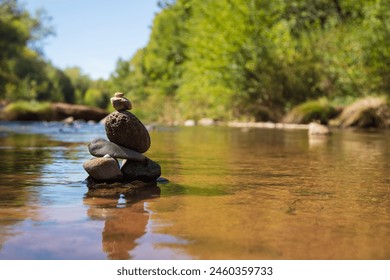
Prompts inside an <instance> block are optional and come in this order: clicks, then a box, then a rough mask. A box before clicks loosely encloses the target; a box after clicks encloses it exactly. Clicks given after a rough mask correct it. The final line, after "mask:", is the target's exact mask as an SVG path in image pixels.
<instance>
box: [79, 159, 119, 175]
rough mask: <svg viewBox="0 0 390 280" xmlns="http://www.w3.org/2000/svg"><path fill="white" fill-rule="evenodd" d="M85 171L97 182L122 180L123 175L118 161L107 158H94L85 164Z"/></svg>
mask: <svg viewBox="0 0 390 280" xmlns="http://www.w3.org/2000/svg"><path fill="white" fill-rule="evenodd" d="M83 167H84V169H85V171H86V172H87V173H88V174H89V176H91V177H92V178H94V179H96V180H101V181H105V180H108V181H110V180H120V179H122V178H123V174H122V172H121V170H120V168H119V164H118V162H117V161H116V159H114V158H112V157H110V156H107V157H106V156H105V157H102V158H93V159H90V160H89V161H87V162H85V163H84V164H83Z"/></svg>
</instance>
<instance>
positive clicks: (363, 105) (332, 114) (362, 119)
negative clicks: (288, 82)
mask: <svg viewBox="0 0 390 280" xmlns="http://www.w3.org/2000/svg"><path fill="white" fill-rule="evenodd" d="M107 115H108V112H107V111H105V110H102V109H100V108H96V107H90V106H85V105H74V104H67V103H39V102H26V101H18V102H14V103H10V104H8V105H6V106H5V105H3V106H1V108H0V120H5V121H63V120H65V119H68V120H69V119H70V120H71V121H73V120H84V121H96V122H99V121H101V120H102V119H104V118H105V117H106V116H107ZM311 122H318V123H321V124H324V125H328V126H332V127H338V128H359V129H372V128H374V129H386V128H389V127H390V107H389V102H388V99H387V98H386V97H383V96H382V97H366V98H361V99H357V100H355V102H353V103H351V104H349V105H346V106H336V105H332V103H331V102H329V101H327V100H326V99H319V100H314V101H308V102H305V103H302V104H300V105H298V106H296V107H294V108H292V109H291V110H290V111H289V112H287V114H285V116H284V117H283V118H281V120H280V121H277V122H269V121H263V122H258V121H256V122H255V121H239V120H225V121H220V120H214V119H211V118H202V119H199V120H192V119H189V120H186V121H176V122H174V123H161V125H169V126H195V125H199V126H215V125H220V126H229V127H242V128H256V127H257V128H270V129H308V127H309V123H311ZM151 127H153V125H152V126H151Z"/></svg>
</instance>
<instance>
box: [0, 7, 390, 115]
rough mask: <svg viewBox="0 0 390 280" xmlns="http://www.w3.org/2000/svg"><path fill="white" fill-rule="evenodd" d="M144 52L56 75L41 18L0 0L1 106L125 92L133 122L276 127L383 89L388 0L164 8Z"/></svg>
mask: <svg viewBox="0 0 390 280" xmlns="http://www.w3.org/2000/svg"><path fill="white" fill-rule="evenodd" d="M159 6H160V7H161V10H160V12H159V13H158V14H156V16H155V19H154V22H153V26H152V29H151V35H150V39H149V42H148V44H147V45H146V46H145V47H144V48H142V49H139V50H138V51H137V52H136V53H135V54H134V55H133V56H132V57H131V58H129V59H123V58H121V59H119V60H118V62H117V66H116V69H115V71H114V72H113V73H112V75H111V76H110V78H109V79H108V80H99V81H94V80H91V79H90V78H89V77H88V76H87V75H86V74H84V73H82V71H81V70H80V69H78V68H70V69H64V70H60V69H56V68H55V67H54V66H52V65H51V64H50V62H47V61H46V60H45V59H44V57H43V56H42V52H41V51H40V50H39V47H37V46H38V45H39V44H38V43H39V41H40V40H42V38H45V37H46V36H49V35H52V34H53V30H52V28H51V27H50V25H49V23H50V22H49V21H48V18H47V16H45V14H44V13H42V12H41V13H37V14H36V15H34V16H33V15H30V14H29V13H28V12H26V11H25V10H24V9H23V8H21V7H20V6H19V5H18V4H17V2H16V0H1V1H0V48H1V52H0V66H1V70H0V99H6V100H9V101H12V100H19V99H24V100H48V101H64V102H70V103H82V104H88V105H92V106H98V107H101V108H108V107H109V106H108V103H109V96H110V95H112V93H114V92H116V91H123V92H124V93H125V94H127V95H128V97H129V98H130V99H131V100H132V102H133V104H134V105H135V106H134V110H135V112H136V114H138V115H141V117H142V118H144V119H146V120H148V121H161V122H166V123H173V122H174V121H176V120H184V119H188V118H193V119H200V118H203V117H209V118H214V119H219V120H230V119H241V120H258V121H260V120H261V121H267V120H272V121H278V120H280V119H281V117H282V116H283V115H284V114H285V113H286V112H287V111H289V110H291V108H293V107H294V106H296V105H298V104H301V103H303V102H306V101H313V100H319V99H320V98H321V100H327V102H329V103H330V104H333V105H345V104H346V103H350V102H351V101H353V100H355V99H356V98H360V97H365V96H372V95H385V96H387V95H389V93H390V79H389V77H390V2H389V1H386V0H365V1H363V0H318V1H309V0H273V1H265V0H220V1H212V0H202V1H200V0H176V1H160V2H159Z"/></svg>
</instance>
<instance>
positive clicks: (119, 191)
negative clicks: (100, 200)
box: [87, 177, 161, 198]
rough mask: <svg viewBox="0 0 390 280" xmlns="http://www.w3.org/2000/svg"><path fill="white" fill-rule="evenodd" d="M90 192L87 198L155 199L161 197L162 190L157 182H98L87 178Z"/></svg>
mask: <svg viewBox="0 0 390 280" xmlns="http://www.w3.org/2000/svg"><path fill="white" fill-rule="evenodd" d="M87 186H88V192H87V197H104V198H119V197H120V195H124V196H125V197H126V198H129V197H137V198H145V197H154V196H159V195H160V193H161V189H160V188H159V187H158V186H157V182H156V181H154V182H142V181H133V182H126V181H124V182H112V183H109V182H103V183H102V182H97V181H95V180H94V179H93V178H91V177H88V178H87Z"/></svg>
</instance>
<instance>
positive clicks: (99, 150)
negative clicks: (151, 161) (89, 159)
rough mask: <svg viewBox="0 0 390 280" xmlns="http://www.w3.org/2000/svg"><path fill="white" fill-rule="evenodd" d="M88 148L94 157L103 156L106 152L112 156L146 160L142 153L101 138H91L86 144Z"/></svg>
mask: <svg viewBox="0 0 390 280" xmlns="http://www.w3.org/2000/svg"><path fill="white" fill-rule="evenodd" d="M88 149H89V152H90V153H91V155H93V156H95V157H103V156H104V155H107V154H108V155H110V156H111V157H113V158H121V159H129V160H133V161H141V162H144V161H145V160H146V157H145V156H144V155H143V154H141V153H138V152H136V151H133V150H131V149H128V148H125V147H122V146H120V145H117V144H115V143H113V142H110V141H107V140H105V139H102V138H96V139H93V140H92V141H91V143H89V144H88Z"/></svg>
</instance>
